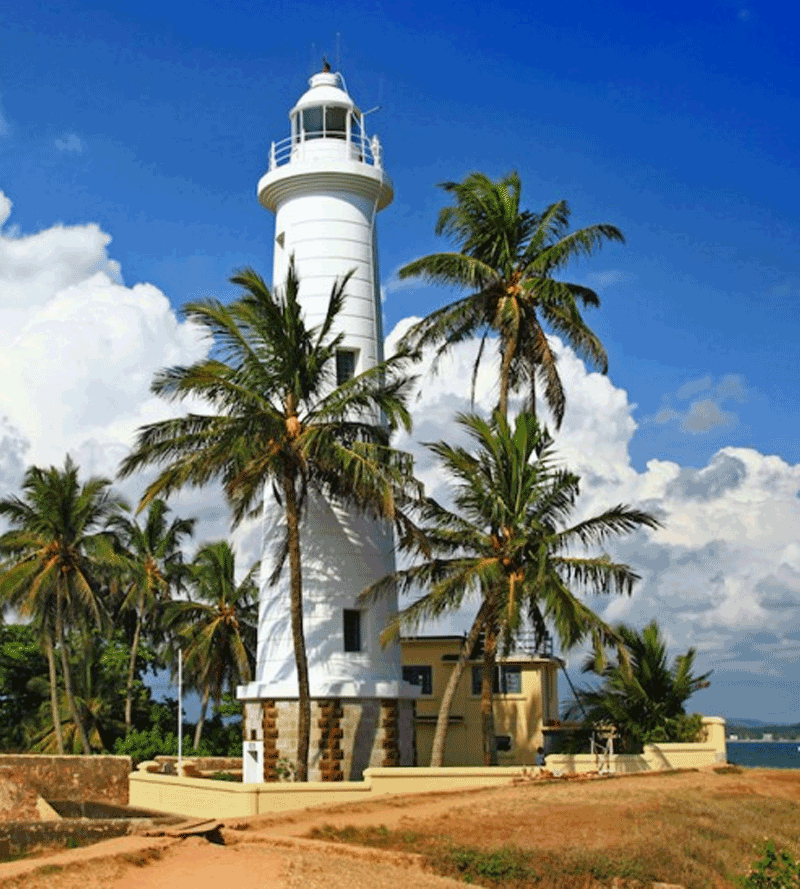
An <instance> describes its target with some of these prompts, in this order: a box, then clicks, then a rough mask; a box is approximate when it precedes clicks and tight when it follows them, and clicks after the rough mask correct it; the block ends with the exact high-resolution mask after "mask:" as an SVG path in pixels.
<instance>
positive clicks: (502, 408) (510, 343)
mask: <svg viewBox="0 0 800 889" xmlns="http://www.w3.org/2000/svg"><path fill="white" fill-rule="evenodd" d="M516 351H517V338H516V336H515V337H513V338H512V339H510V340H506V341H505V342H504V343H503V360H502V362H501V365H500V403H499V404H498V406H497V410H498V411H499V412H500V415H501V416H502V417H503V419H504V420H507V419H508V389H509V385H510V378H511V361H512V360H513V358H514V354H515V353H516Z"/></svg>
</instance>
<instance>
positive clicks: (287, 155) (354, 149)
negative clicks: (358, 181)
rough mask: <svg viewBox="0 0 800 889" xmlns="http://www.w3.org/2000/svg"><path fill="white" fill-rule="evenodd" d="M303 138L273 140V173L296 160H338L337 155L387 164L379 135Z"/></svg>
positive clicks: (319, 134)
mask: <svg viewBox="0 0 800 889" xmlns="http://www.w3.org/2000/svg"><path fill="white" fill-rule="evenodd" d="M303 135H304V138H303V139H298V138H297V137H296V136H289V137H288V138H286V139H281V141H280V142H273V143H272V146H271V147H270V152H269V169H270V172H272V170H274V169H276V168H277V167H282V166H284V165H285V164H289V163H292V162H293V161H303V160H321V159H334V158H337V157H340V158H344V159H347V160H352V161H357V162H359V163H363V164H368V165H369V166H372V167H377V168H378V169H381V168H382V167H383V149H382V148H381V143H380V141H379V139H378V137H377V136H372V138H370V139H367V138H366V136H357V135H355V134H354V135H353V136H352V137H351V139H350V140H349V141H348V140H347V139H343V138H337V137H334V136H331V134H330V133H327V134H325V133H323V132H322V131H319V132H305V133H304V134H303Z"/></svg>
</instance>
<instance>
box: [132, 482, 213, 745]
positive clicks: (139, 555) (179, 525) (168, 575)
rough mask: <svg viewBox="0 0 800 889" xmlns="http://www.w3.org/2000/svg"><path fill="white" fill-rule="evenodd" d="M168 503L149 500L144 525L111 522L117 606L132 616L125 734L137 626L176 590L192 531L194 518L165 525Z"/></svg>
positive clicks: (149, 620)
mask: <svg viewBox="0 0 800 889" xmlns="http://www.w3.org/2000/svg"><path fill="white" fill-rule="evenodd" d="M168 512H169V507H168V506H167V504H166V503H165V502H164V501H163V500H161V499H156V500H153V501H152V502H151V504H150V508H149V510H148V512H147V517H146V518H145V521H144V524H143V525H140V524H139V523H138V522H137V521H136V520H135V519H129V518H127V517H125V516H121V517H120V518H118V519H117V521H116V523H115V525H116V528H117V530H118V532H119V535H120V538H121V548H120V550H119V552H118V553H117V561H118V564H119V567H120V569H121V570H122V572H123V589H122V608H123V609H131V610H132V611H133V615H134V628H133V639H132V641H131V647H130V661H129V664H128V678H127V683H126V687H125V735H126V736H127V735H128V734H130V730H131V717H132V706H133V687H134V678H135V676H136V658H137V656H138V653H139V643H140V640H141V635H142V630H143V628H144V627H145V625H146V624H148V623H150V624H153V623H154V622H155V620H156V618H157V615H158V613H159V612H160V608H159V607H158V606H160V605H163V604H164V602H165V601H167V600H168V599H169V596H170V592H171V591H172V590H177V589H179V588H180V584H181V580H182V577H183V575H184V563H183V552H182V551H181V544H182V543H183V541H184V540H185V539H186V538H188V537H190V536H191V535H192V533H193V532H194V525H195V521H196V520H195V519H182V518H174V519H173V520H172V521H171V522H170V523H169V524H167V513H168Z"/></svg>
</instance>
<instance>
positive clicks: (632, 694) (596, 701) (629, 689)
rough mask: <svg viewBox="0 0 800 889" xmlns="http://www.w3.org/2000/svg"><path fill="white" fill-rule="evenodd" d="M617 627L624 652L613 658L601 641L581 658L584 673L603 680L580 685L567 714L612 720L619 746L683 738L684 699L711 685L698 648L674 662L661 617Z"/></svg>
mask: <svg viewBox="0 0 800 889" xmlns="http://www.w3.org/2000/svg"><path fill="white" fill-rule="evenodd" d="M616 633H617V634H618V635H619V636H620V637H621V639H622V641H623V643H624V646H625V650H624V653H625V655H626V656H625V657H624V658H623V657H621V656H620V653H619V651H617V652H616V663H615V662H612V661H610V660H609V657H608V652H606V651H605V649H604V648H603V646H601V645H596V646H595V650H594V653H593V654H592V655H590V656H589V657H588V658H587V660H586V661H585V663H584V664H583V668H582V670H583V672H584V673H594V674H595V675H597V676H598V677H599V678H600V679H602V681H603V684H602V685H601V686H599V687H593V688H585V689H578V691H577V696H576V700H575V702H574V703H573V704H572V705H571V706H570V708H569V710H568V714H569V715H570V716H575V715H577V714H578V711H579V710H580V711H582V712H583V714H584V721H585V722H586V724H587V725H589V726H598V725H613V726H614V727H615V728H616V730H617V731H618V732H619V736H620V740H621V744H620V746H621V748H622V749H623V750H628V751H631V752H635V751H641V750H642V747H643V746H644V745H645V744H649V743H651V742H653V741H672V740H683V739H682V738H680V737H678V735H679V734H680V732H681V728H682V723H683V721H684V717H685V716H686V709H685V706H684V705H685V704H686V701H687V700H688V699H689V698H690V697H691V696H692V695H693V694H694V693H695V692H696V691H698V690H699V689H701V688H707V687H708V685H709V682H708V677H709V676H710V675H711V671H710V672H708V673H704V674H703V675H702V676H694V675H693V674H692V668H693V667H694V658H695V654H696V652H695V649H694V648H690V649H689V650H688V651H687V652H686V654H680V655H677V656H676V657H675V659H674V661H673V663H672V666H671V667H670V666H669V665H668V663H667V646H666V643H665V641H664V639H663V638H662V637H661V632H660V630H659V627H658V623H657V622H656V621H655V620H653V621H651V622H650V623H649V624H648V625H647V626H646V627H645V628H644V630H642V631H641V632H639V631H638V630H636V629H634V628H633V627H629V626H626V625H625V624H619V625H618V626H617V627H616Z"/></svg>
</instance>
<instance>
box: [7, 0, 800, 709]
mask: <svg viewBox="0 0 800 889" xmlns="http://www.w3.org/2000/svg"><path fill="white" fill-rule="evenodd" d="M400 7H402V8H400ZM793 17H794V18H795V19H796V18H797V17H798V14H797V13H796V12H794V11H793V10H792V9H790V8H788V7H781V8H780V9H778V7H777V5H775V4H767V3H763V2H760V3H759V2H752V3H749V2H740V0H707V2H705V3H702V4H680V3H679V4H677V5H675V4H672V5H669V6H664V7H662V6H654V7H653V8H651V9H645V8H643V7H642V5H641V4H638V3H633V2H631V0H625V2H611V3H609V4H604V5H602V6H598V5H597V4H591V3H587V2H585V0H579V2H578V3H577V4H571V5H569V6H568V7H564V8H563V10H561V9H556V8H554V7H553V6H552V5H549V6H536V5H532V4H527V3H526V4H523V3H519V4H517V3H511V2H502V0H501V2H499V3H495V4H493V5H492V7H491V11H490V12H488V11H487V7H486V6H485V4H478V3H475V2H471V0H468V2H462V3H458V4H456V3H446V2H433V3H431V2H429V3H426V4H424V5H423V4H421V3H417V2H413V0H412V2H409V3H405V4H388V3H386V4H384V3H383V2H361V3H359V4H354V3H349V2H343V3H337V4H327V3H323V4H316V3H315V4H310V3H306V2H302V0H299V2H293V3H288V2H285V0H278V2H274V3H272V4H269V5H266V4H256V3H252V2H240V3H238V4H236V6H235V8H233V9H231V8H225V9H219V8H215V7H214V6H212V5H211V4H208V3H202V2H199V3H193V4H192V5H191V6H190V5H188V4H184V3H176V2H172V0H163V2H160V3H153V2H152V0H143V2H141V3H139V4H134V5H128V6H125V7H123V6H119V7H116V6H113V5H112V6H109V5H108V4H100V3H95V2H90V0H71V2H69V3H65V2H61V3H59V2H49V3H47V4H45V3H41V2H32V3H28V4H16V6H15V7H14V8H9V9H4V11H3V13H2V14H1V15H0V25H2V27H0V496H7V495H8V494H10V493H14V492H15V491H16V490H18V486H19V481H20V479H21V478H22V474H23V472H24V470H25V467H26V466H28V465H31V464H35V465H50V464H56V465H60V464H61V463H62V462H63V459H64V455H65V454H66V453H67V452H69V453H71V454H72V455H73V457H74V458H75V459H76V460H77V461H78V463H79V465H80V466H81V468H82V470H83V471H84V472H85V473H87V474H89V473H93V474H104V475H108V476H113V475H114V472H115V470H116V467H117V465H118V463H119V460H120V459H121V458H122V457H123V456H124V455H125V453H126V452H127V450H128V448H129V447H130V444H131V443H132V440H133V436H134V434H135V430H136V429H137V428H138V427H139V426H140V425H142V423H146V422H151V421H153V420H155V419H159V418H163V417H167V416H170V415H172V413H174V411H175V408H174V407H173V406H170V405H166V404H164V403H163V402H160V401H159V400H158V399H157V398H155V397H154V396H152V395H151V394H150V392H149V384H150V380H151V379H152V376H153V373H154V372H155V371H156V370H158V369H159V368H161V367H165V366H169V365H172V364H177V363H187V362H190V361H193V360H196V359H197V358H199V357H202V356H203V355H205V354H207V350H208V343H207V342H206V341H204V339H203V338H202V336H201V335H200V333H199V331H198V330H197V329H195V328H193V327H192V326H191V325H189V324H187V323H186V322H185V321H183V319H182V317H181V315H180V307H181V306H182V305H183V304H184V303H185V302H186V301H188V300H194V299H199V298H202V297H206V296H214V297H218V298H221V299H224V300H228V299H231V298H233V296H234V295H235V291H234V289H233V288H232V286H231V285H230V284H229V283H228V278H229V277H230V275H232V274H233V273H234V271H235V270H237V269H239V268H242V267H244V266H253V267H255V268H256V269H258V270H260V271H262V272H263V273H264V274H265V275H268V274H269V270H270V268H271V263H272V257H271V243H272V238H273V224H272V222H273V221H272V217H271V216H270V215H269V214H268V213H267V212H266V211H265V210H264V209H263V208H261V207H260V206H259V204H258V202H257V200H256V196H255V186H256V183H257V181H258V179H259V178H260V177H261V176H262V175H263V173H264V172H265V171H266V168H267V158H268V152H269V147H270V143H271V141H272V140H276V141H277V140H280V139H282V138H284V137H285V136H287V135H288V133H289V129H288V118H287V113H288V110H289V108H290V107H291V106H292V105H293V104H294V102H295V101H296V100H297V98H298V97H299V96H300V95H301V94H302V93H303V92H304V91H305V89H306V86H307V78H308V76H309V75H310V74H312V73H313V72H314V71H316V70H319V68H320V61H321V58H322V56H323V54H324V55H326V56H327V57H328V58H329V60H330V61H331V63H332V64H333V66H334V68H335V69H337V70H341V71H342V73H343V74H344V77H345V80H346V84H347V87H348V89H349V91H350V93H351V95H352V96H353V98H354V99H355V101H356V103H357V104H358V105H359V106H360V107H361V109H362V110H364V111H367V110H368V109H372V108H374V107H375V106H379V109H378V110H376V111H374V112H373V113H372V114H370V116H369V117H368V122H369V126H370V131H371V132H377V133H378V135H379V136H380V139H381V142H382V145H383V148H384V161H385V166H386V168H387V170H388V172H389V174H390V175H391V177H392V179H393V182H394V188H395V200H394V202H393V204H392V205H391V206H390V207H388V208H387V209H386V210H384V211H383V212H382V213H381V214H380V217H379V243H380V265H381V268H380V271H381V282H382V289H383V297H384V313H385V325H384V327H385V330H386V331H387V332H388V338H389V340H390V343H391V342H393V341H394V340H396V338H397V335H398V333H399V332H400V331H402V330H403V329H405V328H406V327H407V326H408V324H409V320H408V319H410V318H413V317H421V316H422V315H424V314H425V313H426V312H428V311H430V310H431V309H433V308H435V307H437V306H439V305H441V304H442V303H443V302H445V301H446V300H448V299H449V298H452V297H453V296H454V294H453V293H448V292H447V291H443V290H441V289H436V288H431V287H426V286H421V285H420V284H419V283H413V284H412V283H409V282H400V281H399V280H398V278H397V270H398V269H399V268H400V267H401V266H403V265H404V264H405V263H407V262H408V261H410V260H411V259H414V258H416V257H418V256H421V255H425V254H427V253H431V252H434V251H437V250H441V249H446V247H447V243H446V242H445V241H443V240H442V239H440V238H437V237H436V235H435V233H434V225H435V220H436V215H437V213H438V211H439V209H441V207H442V206H443V205H444V203H445V202H446V198H445V195H444V193H443V192H442V191H441V189H439V188H438V187H437V184H438V183H441V182H443V181H446V180H460V179H462V178H463V177H464V176H465V175H467V174H468V173H470V172H472V171H475V170H478V171H481V172H484V173H486V174H487V175H489V176H492V177H493V178H497V177H500V176H503V175H505V174H506V173H508V172H509V171H511V170H517V171H518V172H519V175H520V177H521V180H522V183H523V205H524V206H525V207H527V208H529V209H532V210H539V209H543V208H544V207H545V206H547V205H549V204H550V203H552V202H554V201H557V200H561V199H566V200H567V201H568V202H569V204H570V207H571V209H572V222H573V225H574V226H576V227H578V226H583V225H589V224H593V223H597V222H609V223H613V224H615V225H617V226H618V227H619V228H621V229H622V231H623V232H624V233H625V236H626V244H625V245H611V246H606V247H604V248H603V249H602V251H600V252H599V253H597V254H596V255H595V256H594V257H592V258H591V259H588V260H581V261H580V262H577V263H575V264H574V265H573V266H571V267H570V268H569V269H568V270H567V273H566V274H567V275H568V277H570V278H571V279H572V280H574V281H576V282H578V283H582V284H586V285H588V286H590V287H592V288H594V289H595V290H596V291H597V293H598V295H599V296H600V298H601V303H602V304H601V307H600V308H599V309H596V310H592V311H590V312H587V315H586V319H587V322H588V323H589V324H590V326H591V327H592V328H593V329H594V330H595V332H596V333H597V334H598V335H599V337H600V338H601V340H602V341H603V343H604V344H605V346H606V348H607V350H608V353H609V373H608V376H607V377H601V376H599V375H598V374H596V373H590V372H589V371H588V370H587V369H586V368H585V367H584V365H583V364H582V363H581V362H580V361H579V360H578V359H577V358H576V357H575V355H574V354H573V353H572V352H571V351H570V350H569V349H568V348H563V347H562V346H561V344H560V343H556V344H555V345H556V347H557V348H558V350H559V355H560V359H559V360H560V367H561V373H562V377H563V379H564V380H565V382H566V385H567V396H568V407H567V414H566V418H565V421H564V425H563V427H562V431H561V433H560V434H559V436H558V438H557V444H558V448H559V453H560V454H561V455H562V456H563V458H564V460H565V461H566V462H567V463H568V465H569V466H570V467H571V468H572V469H574V470H575V471H577V472H579V473H580V474H581V475H582V477H583V480H584V486H583V495H582V500H581V503H580V509H581V510H585V511H586V514H588V511H590V510H592V509H594V510H595V511H598V510H599V509H601V508H603V507H604V506H608V505H612V504H614V503H618V502H626V503H630V504H632V505H637V506H644V507H646V508H648V509H651V510H652V511H654V512H655V513H656V514H658V515H659V516H660V518H661V520H662V521H663V523H664V527H663V529H661V530H659V531H656V532H648V533H646V534H645V533H641V534H637V535H634V536H632V537H630V538H627V539H626V540H624V541H622V542H621V543H620V544H619V545H618V546H617V547H616V548H615V550H614V552H615V554H617V555H623V556H624V558H625V559H626V560H627V561H628V562H629V563H630V564H631V565H632V567H634V568H635V569H636V570H637V572H638V573H639V574H640V575H641V577H642V580H641V582H640V583H639V584H638V586H637V589H636V591H635V592H634V594H633V596H632V597H630V598H624V599H614V600H597V601H595V602H594V604H595V605H596V607H597V608H598V609H599V610H600V611H601V612H602V613H603V614H604V616H605V617H606V618H607V619H609V620H614V621H621V620H624V621H626V622H628V623H631V624H633V625H635V626H637V627H642V626H644V625H645V624H646V623H647V622H648V621H649V620H651V619H652V618H653V617H656V618H657V619H658V620H659V622H660V624H661V626H662V628H663V629H664V632H665V635H666V636H667V638H668V640H669V644H670V655H674V654H678V653H680V652H683V651H685V650H686V649H687V648H688V647H689V646H690V645H691V646H694V647H696V649H697V652H698V654H697V666H698V669H699V670H707V669H713V670H714V674H713V676H712V680H711V686H710V687H709V688H708V689H707V690H705V691H703V692H700V693H699V694H698V695H697V696H696V697H695V698H693V699H692V701H691V706H692V707H694V708H696V709H699V710H702V711H703V712H706V713H718V714H721V715H724V716H727V717H729V718H735V717H750V718H756V719H762V720H764V721H779V722H795V721H798V720H800V684H799V683H798V679H797V675H798V663H799V662H800V499H799V498H798V491H799V490H800V445H799V444H798V442H799V441H800V436H799V435H798V432H800V410H799V409H798V400H797V397H796V395H795V394H794V393H795V391H796V385H795V375H796V369H797V365H798V360H797V359H798V346H797V343H798V341H799V340H800V322H799V321H798V316H797V313H796V310H795V309H794V308H793V306H795V305H796V303H797V298H798V296H800V271H799V270H798V267H797V261H796V245H797V243H798V242H800V222H798V219H797V213H796V207H797V199H798V195H800V174H799V173H798V164H797V151H796V146H797V144H798V142H800V139H799V138H798V137H799V136H800V132H798V131H799V130H800V126H799V125H798V120H800V86H799V85H798V78H797V76H796V47H795V43H794V35H795V34H796V31H797V25H798V22H797V21H796V20H794V21H793V20H792V19H793ZM471 349H472V350H473V351H470V350H471ZM473 354H474V349H473V347H472V345H471V344H466V345H465V346H464V347H463V348H459V350H457V351H456V353H454V355H453V357H452V359H451V360H452V366H451V367H449V368H445V369H444V370H443V371H442V372H441V373H440V374H439V375H438V376H436V377H434V378H432V377H430V376H424V377H423V383H422V385H421V393H420V397H419V399H418V400H417V401H416V402H415V403H414V419H415V432H414V434H413V437H412V438H409V439H408V440H403V441H401V442H400V443H401V444H402V445H403V446H405V447H409V448H410V449H411V450H413V451H414V453H415V454H416V455H417V457H418V466H419V472H420V475H421V476H422V477H423V478H424V479H425V480H426V482H427V483H428V485H429V489H430V490H431V492H433V493H437V492H438V494H437V495H438V496H443V497H444V496H446V489H445V486H444V481H443V479H442V478H441V477H440V474H438V473H437V472H436V469H435V467H434V466H433V465H432V464H431V461H430V458H429V456H428V455H427V453H426V451H425V450H424V448H423V447H422V446H421V445H420V444H419V442H421V441H431V440H436V439H438V438H441V437H445V436H446V435H448V434H449V432H450V431H451V430H452V423H451V418H452V415H453V413H454V412H455V411H456V410H461V409H466V408H467V407H468V401H467V400H466V399H465V397H464V394H463V392H462V389H463V386H459V385H458V380H459V379H463V378H464V376H463V375H464V374H466V373H468V370H467V368H468V367H469V366H470V363H471V356H472V355H473ZM479 393H480V397H479V398H478V404H479V405H480V406H482V407H484V408H488V407H489V406H490V404H491V403H492V399H493V397H494V393H493V392H492V378H491V368H487V369H486V371H485V375H484V376H483V377H482V379H481V380H480V385H479ZM145 482H146V477H145V476H141V477H137V478H133V479H128V480H126V481H125V482H124V483H123V484H122V485H121V488H122V490H123V491H124V492H125V494H126V495H127V496H128V497H129V498H130V499H131V500H132V501H134V500H136V499H137V497H138V496H139V494H140V493H141V490H142V488H143V487H144V484H145ZM171 503H172V505H173V507H174V509H175V510H176V511H177V512H179V513H181V514H185V515H190V514H191V515H197V516H198V517H199V518H200V520H201V524H200V531H199V532H198V537H199V538H201V539H218V538H219V537H221V536H224V535H225V534H226V533H227V532H228V516H227V512H226V509H225V506H224V503H223V501H222V499H221V497H220V495H219V492H218V491H217V490H216V489H209V490H207V491H200V492H198V491H190V492H187V493H185V494H182V495H181V496H180V497H176V498H174V500H173V501H171ZM258 537H259V529H258V528H257V527H256V525H255V524H253V525H250V526H245V527H243V528H242V529H240V531H238V532H237V534H236V536H235V542H236V545H237V549H238V552H239V554H240V561H241V563H242V564H244V563H245V562H247V561H248V560H252V559H253V558H255V554H256V553H257V549H258ZM468 623H469V615H465V616H463V619H462V622H461V624H459V623H458V620H456V621H455V623H454V624H453V625H452V626H453V628H455V629H458V630H459V631H460V630H461V629H466V628H467V625H468ZM566 657H567V660H568V663H569V666H570V674H571V675H572V676H573V678H577V679H580V676H579V674H578V672H577V666H578V664H579V663H580V657H579V656H578V654H577V653H572V654H567V655H566ZM565 694H566V692H565V690H564V689H562V696H564V695H565Z"/></svg>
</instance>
